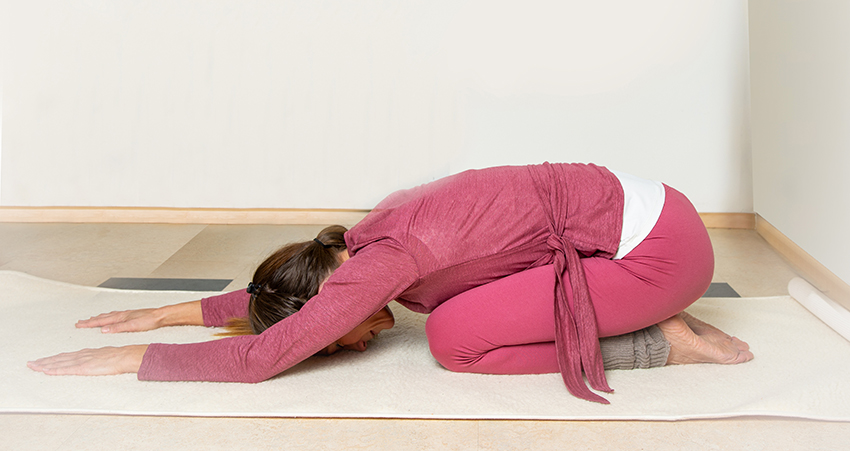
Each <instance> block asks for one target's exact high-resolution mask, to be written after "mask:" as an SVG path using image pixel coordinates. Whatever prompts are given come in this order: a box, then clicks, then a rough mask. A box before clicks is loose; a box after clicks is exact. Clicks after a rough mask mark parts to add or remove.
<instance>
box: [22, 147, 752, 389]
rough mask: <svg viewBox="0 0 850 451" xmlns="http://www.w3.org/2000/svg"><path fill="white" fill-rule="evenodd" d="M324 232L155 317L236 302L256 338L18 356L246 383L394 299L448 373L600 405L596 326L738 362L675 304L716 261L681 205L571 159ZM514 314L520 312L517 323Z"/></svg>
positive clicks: (187, 318) (714, 333) (692, 355)
mask: <svg viewBox="0 0 850 451" xmlns="http://www.w3.org/2000/svg"><path fill="white" fill-rule="evenodd" d="M336 233H337V236H322V235H320V236H319V237H317V239H316V240H314V241H312V242H307V243H299V244H297V245H294V247H292V248H291V249H289V250H288V251H287V252H284V255H279V256H273V257H271V258H270V259H269V260H274V261H268V260H267V262H265V263H264V264H263V265H261V267H260V268H258V270H257V273H256V274H255V275H254V280H253V281H252V284H251V285H250V286H249V288H250V290H251V293H250V294H249V293H247V292H237V293H233V294H231V295H225V296H222V297H218V298H211V299H207V300H205V301H204V302H203V303H198V304H194V303H190V304H188V306H187V305H186V304H184V305H183V307H173V309H172V311H171V314H169V315H166V316H163V317H161V318H160V320H159V321H160V322H164V323H191V324H198V323H203V324H207V325H222V324H223V322H224V320H225V319H226V318H228V317H235V316H240V315H244V314H245V312H246V311H248V310H249V307H248V306H249V305H250V315H249V316H250V318H251V324H252V327H254V331H255V332H261V333H260V334H259V335H250V336H238V337H232V338H229V339H225V340H219V341H214V342H207V343H197V344H187V345H164V344H152V345H150V346H147V347H146V346H138V347H127V348H106V349H107V350H92V351H80V352H78V353H70V354H63V355H60V356H55V357H52V358H47V359H41V360H39V361H36V362H31V363H30V367H31V368H33V369H35V370H37V371H44V372H46V373H48V374H95V373H98V374H113V373H120V372H138V373H139V379H143V380H147V379H152V380H212V381H242V382H258V381H262V380H265V379H268V378H270V377H272V376H274V375H276V374H279V373H280V372H282V371H284V370H285V369H287V368H289V367H291V366H293V365H295V364H296V363H298V362H300V361H302V360H304V359H305V358H307V357H309V356H311V355H313V354H315V353H317V352H320V351H321V350H323V349H328V347H329V345H330V346H332V345H333V343H337V342H338V340H339V339H340V337H343V336H344V335H346V334H347V333H349V332H351V331H352V330H353V329H355V328H356V327H357V326H358V325H360V324H361V323H363V322H364V321H367V320H369V319H371V318H373V316H374V315H375V314H376V313H377V312H379V311H381V310H382V309H383V308H384V307H385V306H386V305H387V303H388V302H389V301H391V300H393V299H396V300H398V302H399V303H401V304H402V305H404V306H405V307H408V308H410V309H411V310H414V311H417V312H423V313H427V312H433V314H432V316H431V318H429V322H428V332H429V342H430V344H431V348H432V352H433V353H434V355H435V357H437V359H438V360H439V361H440V362H441V363H442V364H443V365H444V366H447V367H448V368H449V369H453V370H463V371H478V372H503V373H523V372H543V371H552V370H554V369H555V368H557V369H558V370H560V372H561V374H562V376H563V378H564V382H565V384H566V385H567V388H568V389H569V390H570V392H571V393H573V394H574V395H576V396H579V397H581V398H584V399H588V400H593V401H598V402H607V401H605V400H604V399H603V398H602V397H600V396H599V395H597V394H595V393H593V392H592V391H590V390H589V389H588V388H587V387H586V386H585V384H584V382H583V380H582V371H584V373H585V374H586V376H587V379H588V381H589V383H590V385H591V387H593V388H595V389H597V390H602V391H610V390H611V389H610V388H609V387H608V385H607V383H606V381H605V377H604V372H603V362H602V356H601V353H600V348H599V340H598V337H599V336H610V335H620V334H625V333H629V332H632V331H636V330H641V329H643V328H646V327H648V326H651V325H653V324H658V327H659V329H660V330H661V331H662V333H663V334H664V338H666V341H668V342H669V343H670V348H669V349H670V354H669V356H668V357H667V359H666V362H665V363H689V362H691V361H704V362H717V363H740V362H743V361H747V360H749V359H751V358H752V354H751V353H750V352H749V351H748V349H747V346H746V343H743V342H742V341H740V340H737V339H733V338H731V337H728V336H726V335H725V334H723V333H722V332H720V331H718V330H716V329H714V328H711V327H710V326H708V325H705V324H703V323H699V322H697V321H696V320H695V319H692V318H690V317H688V316H686V315H683V314H682V315H680V314H679V313H680V312H681V311H682V310H683V309H684V308H685V307H687V306H688V305H690V304H691V303H692V302H693V301H695V300H696V299H697V298H698V297H699V296H700V295H702V294H703V293H704V292H705V289H706V288H707V286H708V284H709V282H710V280H711V274H712V271H713V255H712V250H711V243H710V241H709V239H708V235H707V233H706V231H705V228H704V227H703V225H702V222H701V221H700V219H699V216H698V215H697V213H696V211H695V210H694V209H693V207H692V206H691V205H690V203H689V202H688V201H687V199H686V198H685V197H684V196H683V195H681V194H680V193H678V192H677V191H675V190H673V189H672V188H669V187H667V186H664V185H662V184H660V183H657V182H651V181H646V180H643V179H639V178H636V177H632V176H628V175H626V174H620V173H616V174H615V173H613V172H611V171H609V170H607V169H605V168H602V167H598V166H595V165H583V164H556V165H552V164H548V163H546V164H543V165H538V166H527V167H497V168H489V169H484V170H478V171H466V172H463V173H461V174H457V175H455V176H451V177H447V178H444V179H441V180H438V181H436V182H433V183H429V184H426V185H422V186H420V187H417V188H414V189H411V190H405V191H399V192H396V193H394V194H392V195H390V196H389V197H388V198H386V199H385V200H384V201H382V202H381V203H380V204H379V205H378V206H377V207H376V208H375V209H374V210H373V211H372V212H371V213H370V214H369V215H367V217H366V218H365V219H364V220H363V221H361V222H360V223H359V224H357V226H355V227H354V228H352V229H351V230H350V231H348V232H346V233H344V234H342V233H340V231H339V230H337V231H336ZM319 260H321V261H324V262H325V263H323V264H320V263H319ZM327 262H330V263H327ZM264 267H265V268H264ZM526 293H527V294H526ZM275 298H277V301H275ZM281 300H282V301H286V302H287V303H289V304H291V305H290V307H298V308H289V309H283V311H282V312H280V313H279V314H276V315H271V316H269V317H266V316H264V315H265V310H266V309H265V308H263V307H262V305H263V304H270V305H272V306H274V305H280V302H279V301H281ZM307 300H309V301H310V302H306V301H307ZM517 312H525V313H527V315H525V316H527V318H525V320H524V321H514V320H515V319H516V318H517V317H518V316H523V315H518V314H517ZM160 313H162V312H160ZM552 313H554V315H553V314H552ZM290 314H291V315H290ZM284 317H286V320H285V321H281V319H282V318H284ZM597 320H598V321H597ZM146 321H149V322H153V323H154V324H156V322H157V321H154V320H153V319H148V320H146ZM547 321H548V322H550V323H551V324H552V327H551V328H550V329H549V330H548V331H543V328H541V327H540V324H546V323H547ZM91 325H96V324H94V323H92V324H91ZM464 331H465V332H467V333H465V334H463V333H461V332H464ZM375 332H379V330H378V331H374V330H371V329H369V330H368V331H367V332H366V333H365V334H364V336H361V338H365V337H366V336H368V335H371V334H373V333H375ZM491 335H495V337H493V336H491ZM458 336H460V337H462V338H461V340H462V341H461V343H457V342H453V340H454V338H453V337H458ZM482 343H495V345H494V346H493V347H492V349H486V346H484V347H482V346H481V344H482ZM364 344H365V342H364ZM491 357H492V358H491Z"/></svg>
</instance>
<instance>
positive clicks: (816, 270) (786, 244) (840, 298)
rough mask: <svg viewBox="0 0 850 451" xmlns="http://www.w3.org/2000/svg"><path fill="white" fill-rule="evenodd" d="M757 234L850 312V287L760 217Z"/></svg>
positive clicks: (805, 277)
mask: <svg viewBox="0 0 850 451" xmlns="http://www.w3.org/2000/svg"><path fill="white" fill-rule="evenodd" d="M755 216H756V217H755V220H756V227H755V228H756V232H758V234H759V235H761V237H762V238H764V239H765V241H767V242H768V244H770V245H771V246H772V247H773V248H774V249H775V250H776V252H778V253H779V254H780V255H782V256H783V257H785V259H786V260H788V262H789V263H791V265H792V266H793V267H794V269H796V270H797V272H799V273H800V275H801V276H802V277H803V278H804V279H806V280H807V281H808V282H809V283H811V284H812V285H814V287H815V288H817V289H818V290H819V291H821V292H822V293H823V294H825V295H826V296H828V297H829V298H830V299H832V300H833V301H835V302H838V303H839V304H841V305H842V306H843V307H844V308H846V309H848V310H850V285H848V284H847V283H846V282H844V281H843V280H841V278H840V277H838V276H836V275H835V274H834V273H833V272H832V271H830V270H829V269H828V268H827V267H826V266H824V265H823V264H822V263H820V262H819V261H817V260H816V259H815V258H814V257H812V256H811V255H809V253H808V252H806V251H804V250H803V248H801V247H800V246H798V245H797V244H796V243H794V242H793V241H791V239H790V238H788V237H787V236H785V234H783V233H782V232H780V231H779V229H777V228H776V227H774V226H773V225H772V224H771V223H769V222H767V220H765V219H764V218H762V217H761V216H759V215H755Z"/></svg>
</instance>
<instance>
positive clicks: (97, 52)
mask: <svg viewBox="0 0 850 451" xmlns="http://www.w3.org/2000/svg"><path fill="white" fill-rule="evenodd" d="M4 3H5V4H4V8H5V12H4V14H5V15H6V16H8V17H10V19H9V27H8V28H9V33H8V34H7V36H11V37H13V38H12V39H6V40H5V42H4V50H5V54H6V58H7V65H6V67H7V70H6V74H5V79H4V84H3V90H4V91H3V102H4V103H3V108H4V110H5V111H4V115H3V118H2V121H3V140H4V146H3V154H2V159H3V165H2V171H3V175H2V198H0V204H2V205H7V206H15V205H21V206H65V205H72V206H165V207H172V206H173V207H282V208H287V207H288V208H296V207H301V208H369V207H371V206H373V205H374V204H375V203H376V202H377V201H378V200H380V199H381V198H382V197H383V196H384V195H386V194H387V193H389V192H390V191H392V190H395V189H397V188H401V187H407V186H411V185H415V184H418V183H422V182H426V181H429V180H432V179H435V178H438V177H441V176H444V175H447V174H450V173H455V172H459V171H461V170H464V169H467V168H475V167H483V166H489V165H496V164H525V163H534V162H540V161H543V160H550V161H592V162H598V163H601V164H606V165H610V166H612V167H615V168H618V169H621V170H625V171H628V172H633V173H635V174H638V175H642V176H646V177H650V178H655V179H659V180H663V181H666V182H668V183H669V184H671V185H673V186H675V187H677V188H679V189H680V190H682V191H684V192H685V193H687V194H688V195H689V196H690V197H691V199H692V200H693V201H694V203H695V204H696V206H697V208H698V209H699V210H700V211H704V212H708V211H721V212H740V211H752V191H751V190H752V181H751V174H752V169H751V166H750V165H751V155H750V151H749V148H750V147H749V111H748V108H749V105H748V99H749V92H748V73H747V64H748V53H747V52H748V41H747V4H746V3H745V2H744V1H743V0H725V1H718V0H704V1H688V2H682V1H680V0H643V1H640V2H634V1H632V0H612V1H599V2H588V1H586V0H568V1H564V0H548V1H524V2H516V1H439V0H433V1H413V0H387V1H378V0H364V1H357V2H351V1H321V2H320V1H303V2H286V1H282V0H274V1H243V0H238V1H237V0H208V1H203V2H199V1H192V0H174V1H168V2H164V1H163V2H159V1H149V2H136V1H129V0H31V1H26V2H11V1H10V2H4Z"/></svg>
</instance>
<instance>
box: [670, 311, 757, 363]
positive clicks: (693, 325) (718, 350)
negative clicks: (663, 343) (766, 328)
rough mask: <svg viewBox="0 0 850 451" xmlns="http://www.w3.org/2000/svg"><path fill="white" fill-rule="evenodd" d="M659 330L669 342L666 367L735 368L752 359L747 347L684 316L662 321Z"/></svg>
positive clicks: (680, 314) (694, 319)
mask: <svg viewBox="0 0 850 451" xmlns="http://www.w3.org/2000/svg"><path fill="white" fill-rule="evenodd" d="M658 328H659V329H661V332H662V333H663V334H664V338H666V339H667V341H669V342H670V355H669V356H668V357H667V364H668V365H685V364H688V363H722V364H736V363H744V362H747V361H749V360H752V359H753V353H752V352H750V346H749V345H748V344H747V343H745V342H743V341H741V340H739V339H738V338H736V337H730V336H729V335H727V334H726V333H724V332H723V331H722V330H720V329H718V328H716V327H714V326H712V325H711V324H707V323H704V322H702V321H700V320H698V319H696V318H694V317H693V316H691V315H689V314H687V313H685V312H682V313H679V314H678V315H676V316H674V317H672V318H669V319H666V320H664V321H661V322H660V323H658Z"/></svg>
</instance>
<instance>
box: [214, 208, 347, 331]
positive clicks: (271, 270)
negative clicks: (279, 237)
mask: <svg viewBox="0 0 850 451" xmlns="http://www.w3.org/2000/svg"><path fill="white" fill-rule="evenodd" d="M347 231H348V229H346V228H345V227H343V226H340V225H333V226H330V227H326V228H325V229H324V230H322V231H321V232H319V235H318V236H316V238H315V239H314V240H312V241H305V242H301V243H292V244H287V245H286V246H283V247H282V248H280V249H278V250H277V251H275V253H273V254H272V255H271V256H269V257H268V258H267V259H266V260H265V261H263V262H262V263H261V264H260V266H259V267H257V270H256V271H255V272H254V278H253V279H252V280H251V285H250V287H251V289H250V291H251V292H252V294H251V300H250V302H249V303H248V318H231V319H230V320H229V321H228V323H227V331H226V332H222V333H220V334H218V335H222V336H233V335H250V334H259V333H261V332H263V331H264V330H266V329H268V328H269V327H271V326H272V325H274V324H276V323H277V322H278V321H280V320H282V319H284V318H286V317H288V316H289V315H292V314H293V313H295V312H297V311H298V310H301V307H302V306H304V304H305V303H306V302H307V301H308V300H310V298H312V297H313V296H315V295H316V294H317V293H318V292H319V286H320V285H321V284H322V283H323V282H324V281H325V280H326V279H327V278H328V277H329V276H330V275H331V274H332V273H333V272H334V271H335V270H336V269H337V268H338V267H339V265H340V260H339V252H340V251H343V250H345V249H346V246H345V238H344V234H345V232H347Z"/></svg>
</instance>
